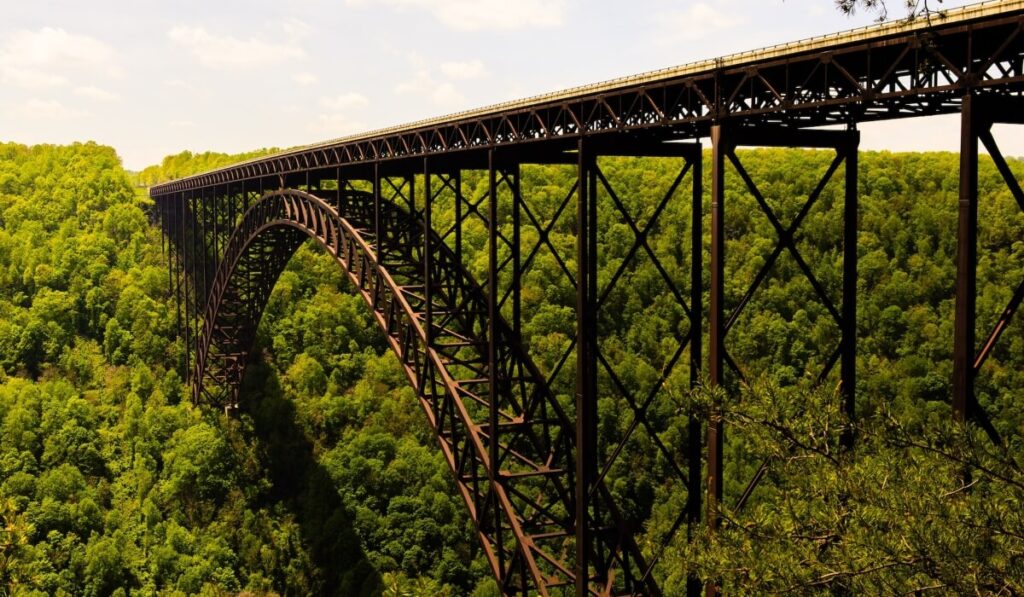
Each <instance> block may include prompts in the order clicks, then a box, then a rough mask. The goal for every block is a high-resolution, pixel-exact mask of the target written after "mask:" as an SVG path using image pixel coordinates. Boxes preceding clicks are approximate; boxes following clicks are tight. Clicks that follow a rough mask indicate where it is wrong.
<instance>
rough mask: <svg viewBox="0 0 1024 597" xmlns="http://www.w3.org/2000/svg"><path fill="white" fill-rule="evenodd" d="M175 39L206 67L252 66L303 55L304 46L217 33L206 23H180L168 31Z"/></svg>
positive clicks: (233, 67)
mask: <svg viewBox="0 0 1024 597" xmlns="http://www.w3.org/2000/svg"><path fill="white" fill-rule="evenodd" d="M167 37H169V38H170V39H171V41H173V42H174V43H176V44H178V45H180V46H182V47H183V48H186V49H188V50H189V51H191V52H192V55H193V56H195V58H196V60H198V61H199V63H200V64H202V65H203V66H205V67H208V68H213V69H250V68H259V67H265V66H270V65H275V64H282V63H284V62H288V61H291V60H295V59H298V58H302V57H304V56H305V55H306V52H305V50H303V49H302V48H301V47H300V46H297V45H295V44H294V43H284V44H277V43H269V42H265V41H261V40H258V39H255V38H249V39H245V40H243V39H238V38H235V37H231V36H230V35H220V36H218V35H214V34H212V33H210V32H208V31H207V30H206V29H205V28H203V27H186V26H179V27H175V28H173V29H171V30H170V31H168V32H167Z"/></svg>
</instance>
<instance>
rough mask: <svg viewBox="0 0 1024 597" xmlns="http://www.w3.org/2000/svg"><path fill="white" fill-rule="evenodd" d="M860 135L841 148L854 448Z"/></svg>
mask: <svg viewBox="0 0 1024 597" xmlns="http://www.w3.org/2000/svg"><path fill="white" fill-rule="evenodd" d="M859 146H860V135H859V134H857V133H853V132H852V131H851V132H850V133H849V136H848V137H847V139H846V141H845V143H843V144H842V146H841V147H840V149H839V150H840V151H841V152H843V153H844V154H845V159H844V161H845V179H846V180H845V189H844V191H845V192H844V199H843V304H842V307H841V309H842V321H841V322H840V326H841V335H842V339H841V342H842V343H843V344H842V348H841V353H840V357H839V358H840V361H839V378H840V386H841V391H842V393H843V412H844V413H845V414H846V416H847V419H848V421H849V423H850V428H849V429H848V430H847V431H846V432H845V433H844V434H843V435H842V438H841V441H842V444H843V446H844V447H846V448H851V447H853V439H854V438H853V426H852V423H853V420H854V417H855V416H856V406H857V404H856V395H857V229H858V217H857V216H858V213H859V204H858V200H857V189H858V188H857V165H858V163H857V154H858V152H859Z"/></svg>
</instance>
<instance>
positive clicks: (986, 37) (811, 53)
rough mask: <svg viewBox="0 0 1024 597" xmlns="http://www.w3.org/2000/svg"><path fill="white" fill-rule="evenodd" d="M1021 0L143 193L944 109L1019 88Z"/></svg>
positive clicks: (415, 127) (256, 163) (607, 85)
mask: <svg viewBox="0 0 1024 597" xmlns="http://www.w3.org/2000/svg"><path fill="white" fill-rule="evenodd" d="M1022 23H1024V0H990V1H988V2H981V3H979V4H974V5H970V6H966V7H962V8H959V9H954V10H948V11H944V12H943V13H942V14H941V16H939V15H936V16H932V17H931V18H930V19H929V18H917V19H914V20H909V21H908V20H899V21H893V22H888V23H882V24H878V25H873V26H868V27H862V28H858V29H853V30H850V31H845V32H841V33H834V34H830V35H822V36H818V37H813V38H809V39H805V40H801V41H796V42H791V43H785V44H779V45H774V46H770V47H767V48H762V49H758V50H753V51H747V52H740V53H737V54H731V55H728V56H724V57H721V58H715V59H710V60H704V61H700V62H694V63H690V64H686V65H682V66H677V67H671V68H666V69H661V70H656V71H651V72H647V73H642V74H637V75H632V76H628V77H622V78H618V79H613V80H610V81H605V82H601V83H595V84H591V85H584V86H581V87H575V88H571V89H567V90H564V91H559V92H554V93H548V94H543V95H538V96H534V97H530V98H525V99H520V100H515V101H510V102H505V103H500V104H495V105H491V106H487V107H484V108H479V109H475V110H468V111H464V112H458V113H455V114H450V115H447V116H442V117H438V118H432V119H428V120H422V121H418V122H413V123H410V124H405V125H401V126H395V127H390V128H384V129H378V130H374V131H370V132H367V133H362V134H358V135H353V136H349V137H344V138H340V139H334V140H331V141H326V142H322V143H317V144H313V145H308V146H303V147H299V148H295V149H291V150H287V151H284V152H281V153H278V154H274V155H271V156H266V157H263V158H258V159H254V160H249V161H246V162H241V163H239V164H236V165H233V166H229V167H226V168H222V169H219V170H215V171H211V172H207V173H204V174H199V175H196V176H192V177H189V178H185V179H181V180H178V181H173V182H170V183H166V184H162V185H157V186H154V187H153V188H152V189H151V195H153V196H154V197H155V196H158V195H163V194H168V193H174V192H180V191H183V190H187V189H197V188H202V187H207V186H210V185H217V184H226V183H232V182H240V181H245V180H251V179H255V178H261V177H268V176H278V175H283V174H288V173H294V172H303V171H309V170H316V169H326V168H331V167H340V166H344V165H347V164H353V163H360V162H363V163H365V162H372V161H379V160H389V159H396V158H404V157H412V156H422V155H429V154H438V153H447V152H452V151H461V150H466V149H474V148H488V147H496V146H501V145H514V144H521V143H526V142H535V141H541V140H550V139H556V138H573V137H577V136H579V135H581V134H599V133H608V132H616V131H619V132H622V131H636V130H640V129H644V130H647V131H649V132H653V133H654V135H655V136H659V135H660V136H662V137H676V138H678V137H695V136H701V135H704V134H706V133H707V130H706V129H707V127H708V125H709V124H710V123H711V122H712V121H718V120H724V119H729V118H734V119H735V118H739V119H741V121H742V122H744V123H748V124H755V123H756V124H766V123H769V124H770V123H776V124H781V123H785V124H789V125H792V126H799V127H806V126H818V125H824V124H835V123H842V122H859V121H866V120H881V119H891V118H901V117H912V116H920V115H925V114H938V113H947V112H953V111H956V110H957V109H958V106H959V99H960V97H961V96H962V95H963V94H964V93H967V92H968V91H970V90H982V89H993V90H997V91H998V92H1000V93H1007V92H1011V93H1019V92H1020V91H1021V89H1022V88H1024V87H1022V86H1024V66H1022V57H1024V36H1022V35H1020V32H1021V28H1022Z"/></svg>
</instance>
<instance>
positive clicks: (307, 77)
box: [292, 73, 320, 87]
mask: <svg viewBox="0 0 1024 597" xmlns="http://www.w3.org/2000/svg"><path fill="white" fill-rule="evenodd" d="M319 80H320V79H318V78H317V76H316V75H314V74H313V73H295V74H294V75H292V81H295V82H296V83H298V84H299V85H301V86H303V87H309V86H310V85H315V84H316V82H317V81H319Z"/></svg>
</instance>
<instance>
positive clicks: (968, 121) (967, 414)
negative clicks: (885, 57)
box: [953, 94, 1024, 445]
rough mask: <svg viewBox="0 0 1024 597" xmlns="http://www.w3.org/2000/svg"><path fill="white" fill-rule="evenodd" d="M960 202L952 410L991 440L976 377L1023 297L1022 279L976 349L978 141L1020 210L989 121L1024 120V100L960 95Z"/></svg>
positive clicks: (1021, 193) (1022, 202) (1016, 187)
mask: <svg viewBox="0 0 1024 597" xmlns="http://www.w3.org/2000/svg"><path fill="white" fill-rule="evenodd" d="M960 123H961V124H960V202H959V208H958V226H957V258H956V264H957V277H956V312H955V321H954V331H953V335H954V344H953V413H954V417H955V418H956V419H957V420H958V421H966V420H972V421H974V422H976V423H977V424H978V425H979V426H981V428H982V429H984V430H985V432H986V433H987V434H988V435H989V437H990V438H991V439H992V441H993V442H995V443H996V444H999V445H1002V444H1003V440H1002V438H1001V437H1000V435H999V432H998V431H997V430H996V428H995V426H994V425H993V424H992V421H991V420H990V419H989V416H988V414H987V413H986V412H985V410H984V409H983V408H982V407H981V405H980V404H978V400H977V396H976V395H975V392H974V384H975V380H976V379H977V377H978V373H979V372H980V371H981V368H982V366H983V365H984V364H985V361H986V360H987V359H988V357H989V356H990V355H991V354H992V351H993V349H994V348H995V347H996V343H997V341H998V340H999V337H1000V336H1001V335H1002V334H1003V332H1004V331H1006V327H1007V326H1008V325H1009V323H1010V319H1011V318H1012V317H1013V316H1014V314H1015V313H1016V312H1017V309H1018V308H1019V307H1020V305H1021V302H1022V301H1024V281H1021V282H1020V283H1018V285H1017V287H1016V288H1015V290H1014V291H1013V296H1012V297H1011V298H1010V301H1009V303H1008V304H1007V306H1006V308H1005V309H1003V311H1002V312H1001V313H1000V314H999V319H998V321H997V322H996V324H995V326H994V327H993V328H992V330H991V331H990V332H989V333H988V334H987V336H986V337H985V341H984V343H983V344H982V346H981V347H980V348H979V347H978V346H977V343H976V339H975V326H976V324H977V308H976V306H975V302H976V299H977V271H978V202H979V196H978V144H979V142H980V143H981V144H982V145H983V146H984V147H985V149H987V150H988V152H989V155H990V156H991V158H992V161H993V162H994V163H995V166H996V169H997V170H999V174H1000V176H1001V177H1002V179H1003V182H1004V183H1006V187H1007V189H1008V190H1009V191H1010V193H1011V194H1012V195H1013V198H1014V200H1016V202H1017V206H1018V207H1020V208H1021V210H1024V190H1022V189H1021V185H1020V182H1019V181H1018V180H1017V178H1016V177H1015V176H1014V174H1013V172H1012V171H1011V170H1010V167H1009V165H1007V163H1006V159H1005V158H1004V157H1003V153H1002V151H1001V150H1000V149H999V145H998V143H996V139H995V137H993V135H992V125H994V124H999V123H1005V124H1024V100H1022V99H1021V98H989V97H977V96H974V95H972V94H968V95H966V96H964V98H963V100H962V103H961V118H960Z"/></svg>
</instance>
